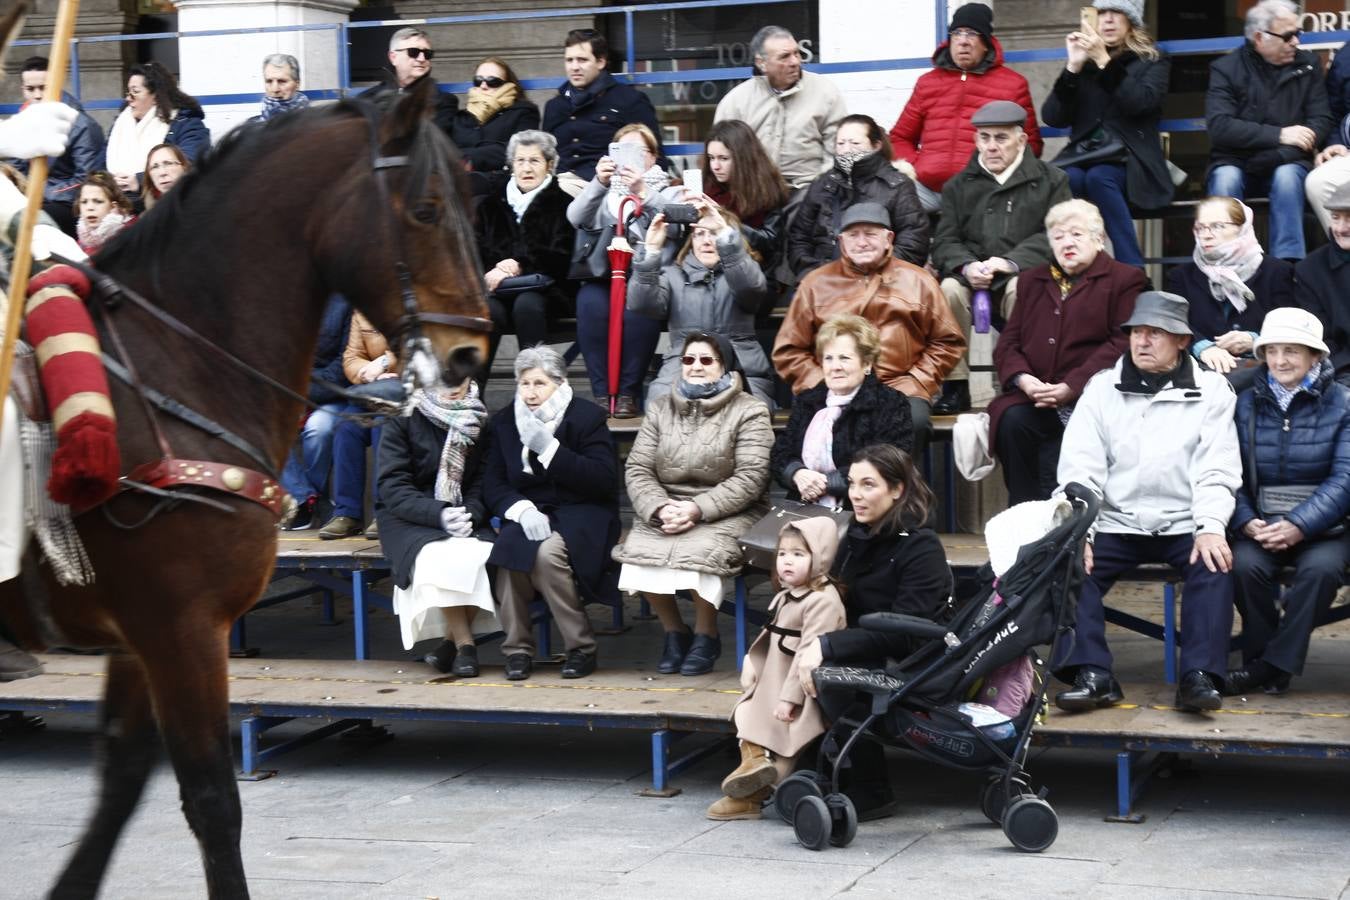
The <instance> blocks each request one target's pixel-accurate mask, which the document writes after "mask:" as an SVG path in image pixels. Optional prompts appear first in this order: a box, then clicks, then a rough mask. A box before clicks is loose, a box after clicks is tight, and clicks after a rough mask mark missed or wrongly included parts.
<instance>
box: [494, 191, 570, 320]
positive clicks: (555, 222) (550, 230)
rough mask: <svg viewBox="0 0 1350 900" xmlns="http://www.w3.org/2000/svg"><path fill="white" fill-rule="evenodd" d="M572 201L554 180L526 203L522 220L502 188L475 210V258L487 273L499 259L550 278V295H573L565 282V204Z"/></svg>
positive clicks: (567, 232)
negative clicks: (476, 257) (510, 260)
mask: <svg viewBox="0 0 1350 900" xmlns="http://www.w3.org/2000/svg"><path fill="white" fill-rule="evenodd" d="M571 202H572V198H571V197H570V196H568V194H567V192H566V191H564V190H563V189H562V188H560V187H558V181H557V179H554V180H553V181H551V182H549V184H548V187H546V188H544V189H543V190H541V191H540V192H539V196H538V197H535V198H534V200H532V201H531V202H530V205H529V206H528V207H527V208H526V210H525V215H524V217H523V218H522V219H521V220H520V221H519V222H517V221H516V213H515V211H514V210H513V209H511V204H510V203H507V202H506V186H505V185H503V186H502V187H500V188H498V189H497V190H496V191H495V192H494V193H493V194H492V195H491V196H488V197H484V198H483V202H482V203H480V204H479V206H478V225H477V229H476V230H477V237H478V255H479V258H480V259H481V260H482V263H483V271H484V272H486V271H488V270H489V269H491V268H492V267H493V266H495V265H497V263H499V262H501V261H502V260H504V259H514V260H515V261H516V262H518V263H520V271H521V272H522V273H523V274H525V275H547V276H549V277H550V278H552V279H553V287H551V288H550V289H549V294H550V296H551V297H553V298H555V299H565V298H569V297H571V296H572V294H573V293H575V285H574V284H573V283H572V282H569V281H568V280H567V268H568V265H569V264H570V261H571V259H572V244H573V243H574V236H575V234H576V229H574V228H573V227H572V224H571V223H570V222H568V221H567V204H569V203H571Z"/></svg>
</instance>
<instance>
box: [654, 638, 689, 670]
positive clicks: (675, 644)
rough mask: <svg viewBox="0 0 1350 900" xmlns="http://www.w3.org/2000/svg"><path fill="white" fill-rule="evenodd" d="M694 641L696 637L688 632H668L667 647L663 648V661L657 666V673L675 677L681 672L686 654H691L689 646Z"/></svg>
mask: <svg viewBox="0 0 1350 900" xmlns="http://www.w3.org/2000/svg"><path fill="white" fill-rule="evenodd" d="M693 641H694V636H693V635H692V634H690V633H689V632H687V631H667V632H666V642H665V646H663V647H662V648H661V659H660V661H659V662H657V664H656V671H658V672H660V673H661V674H662V675H674V674H675V673H676V672H678V671H680V666H681V665H683V664H684V657H685V654H687V653H688V652H689V645H690V644H691V643H693Z"/></svg>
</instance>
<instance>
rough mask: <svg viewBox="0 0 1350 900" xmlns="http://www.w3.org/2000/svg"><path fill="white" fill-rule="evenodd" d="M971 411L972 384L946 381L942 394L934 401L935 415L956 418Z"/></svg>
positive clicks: (943, 384)
mask: <svg viewBox="0 0 1350 900" xmlns="http://www.w3.org/2000/svg"><path fill="white" fill-rule="evenodd" d="M968 409H970V382H969V381H944V382H943V383H942V393H941V394H939V395H938V398H937V399H936V400H934V401H933V415H935V416H954V415H957V414H959V413H963V412H965V411H966V410H968Z"/></svg>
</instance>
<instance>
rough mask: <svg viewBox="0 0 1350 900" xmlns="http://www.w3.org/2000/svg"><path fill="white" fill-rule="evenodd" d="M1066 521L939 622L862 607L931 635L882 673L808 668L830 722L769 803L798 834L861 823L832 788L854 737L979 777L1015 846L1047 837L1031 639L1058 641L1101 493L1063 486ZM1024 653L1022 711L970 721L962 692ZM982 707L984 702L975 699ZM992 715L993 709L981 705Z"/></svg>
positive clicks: (900, 629) (882, 621)
mask: <svg viewBox="0 0 1350 900" xmlns="http://www.w3.org/2000/svg"><path fill="white" fill-rule="evenodd" d="M1065 493H1066V495H1067V497H1068V499H1069V500H1070V501H1071V503H1072V512H1071V513H1070V514H1069V515H1068V517H1067V519H1066V520H1064V521H1062V522H1061V523H1060V524H1059V525H1057V526H1055V527H1053V528H1052V529H1051V530H1050V531H1048V532H1047V533H1046V534H1045V535H1044V537H1042V538H1040V539H1039V540H1036V541H1034V542H1032V543H1029V544H1025V545H1023V546H1022V547H1021V548H1020V550H1019V551H1018V552H1017V557H1016V561H1015V562H1014V563H1013V564H1012V565H1011V567H1009V568H1008V569H1007V570H1006V571H1005V572H1004V573H1003V576H1002V577H1001V578H1000V579H998V583H997V586H995V584H994V578H993V569H990V568H988V567H986V570H985V578H984V580H983V583H982V584H981V585H980V588H979V589H978V590H977V591H976V592H975V594H974V596H973V597H972V598H971V599H970V600H968V601H967V602H965V603H964V604H962V605H961V606H960V607H959V608H958V610H957V612H956V614H955V615H954V617H953V618H952V621H951V622H949V623H947V624H945V625H944V624H939V623H936V622H932V621H930V620H928V619H922V618H918V617H915V616H904V615H898V614H896V613H872V614H869V615H865V616H863V617H862V619H861V620H860V622H859V624H860V625H861V626H862V627H864V628H869V629H874V630H877V631H884V632H889V633H896V634H905V635H910V636H915V637H920V638H931V640H930V641H928V642H927V643H925V644H924V645H923V646H922V647H920V649H918V650H917V651H916V652H914V653H912V654H911V655H910V656H908V657H907V658H905V659H903V660H901V661H899V662H898V663H893V664H891V665H888V666H887V667H886V669H884V670H874V669H861V668H852V667H830V666H822V667H820V668H818V669H817V670H816V671H815V673H814V681H815V685H816V690H817V694H818V698H819V702H820V704H821V709H822V711H823V712H824V713H825V716H826V718H827V719H828V720H829V721H830V722H832V725H831V726H830V730H829V731H828V732H827V733H826V735H825V736H824V738H823V739H822V741H821V749H820V753H819V756H818V759H817V763H816V771H814V772H811V771H800V772H796V773H794V774H792V775H790V776H789V777H787V778H785V779H784V780H783V782H782V783H781V784H780V785H779V786H778V789H777V791H776V792H775V794H774V799H773V802H774V806H775V807H776V809H777V811H778V813H779V815H780V816H781V817H782V819H783V820H784V821H786V822H791V823H792V827H793V830H794V832H795V833H796V836H797V840H798V841H800V842H801V844H802V845H803V846H805V847H808V848H810V849H813V850H821V849H824V847H825V846H826V845H827V844H834V845H835V846H838V847H843V846H847V845H848V844H849V843H850V842H851V841H852V840H853V837H854V834H855V833H856V831H857V825H858V818H857V813H856V811H855V809H854V805H853V801H852V800H850V799H849V798H848V797H847V796H846V795H845V794H844V793H842V792H841V790H840V772H841V770H842V769H844V768H846V767H847V765H848V759H849V753H850V751H851V750H852V749H853V748H854V746H855V745H856V744H857V742H858V741H860V740H874V741H880V742H881V743H882V744H884V745H889V746H897V747H903V748H906V749H909V750H912V751H913V752H915V753H917V754H919V755H920V756H922V757H924V758H925V759H929V760H932V761H934V762H937V763H940V764H942V765H945V766H949V767H951V768H956V769H964V770H970V771H975V772H984V773H986V775H987V778H986V781H985V784H984V786H983V788H982V789H981V791H980V809H981V810H982V811H983V812H984V814H985V816H986V817H988V818H989V820H990V821H991V822H993V823H994V824H996V825H1001V826H1002V828H1003V833H1004V834H1005V835H1007V837H1008V840H1009V841H1011V842H1012V844H1013V846H1015V847H1016V848H1017V849H1019V850H1023V851H1026V852H1031V853H1037V852H1040V851H1042V850H1045V849H1046V848H1047V847H1049V846H1050V845H1051V844H1053V843H1054V841H1055V837H1056V835H1057V834H1058V832H1059V820H1058V818H1057V816H1056V815H1055V811H1054V809H1053V808H1051V806H1050V804H1049V803H1047V802H1046V800H1045V797H1046V794H1047V791H1046V790H1045V789H1044V788H1042V789H1041V790H1040V791H1033V790H1032V788H1031V783H1030V780H1029V779H1028V777H1027V775H1026V771H1025V768H1024V767H1025V764H1026V759H1027V754H1028V749H1029V747H1030V743H1031V734H1032V729H1033V726H1034V724H1035V722H1036V718H1037V717H1038V716H1039V715H1040V713H1041V711H1042V709H1043V708H1044V705H1045V699H1046V688H1045V684H1046V679H1045V677H1044V675H1045V672H1044V667H1045V664H1044V663H1043V662H1041V661H1040V659H1039V658H1038V655H1037V653H1036V651H1035V649H1034V648H1036V647H1038V646H1043V645H1049V646H1050V650H1049V655H1048V656H1046V657H1045V659H1051V658H1053V657H1054V649H1055V648H1054V644H1055V642H1056V641H1058V640H1060V639H1061V638H1062V637H1063V636H1064V635H1065V634H1066V633H1068V634H1069V637H1068V638H1067V639H1072V635H1071V629H1072V626H1073V621H1074V611H1075V608H1076V602H1077V598H1078V588H1079V586H1080V584H1081V582H1082V579H1083V566H1082V545H1083V540H1084V538H1085V537H1086V536H1087V533H1088V529H1089V528H1090V527H1091V525H1092V523H1093V522H1094V521H1095V520H1096V517H1097V508H1098V503H1099V501H1098V499H1097V497H1096V495H1095V494H1094V493H1093V492H1092V491H1091V490H1089V489H1087V488H1085V487H1082V486H1081V485H1078V484H1069V485H1068V486H1067V488H1066V490H1065ZM1023 655H1026V656H1029V657H1030V659H1031V663H1032V664H1033V665H1034V666H1035V673H1036V676H1037V678H1036V679H1035V681H1034V683H1035V684H1036V685H1037V686H1036V687H1035V688H1034V690H1033V691H1032V692H1031V697H1030V699H1028V701H1027V702H1026V705H1025V706H1024V707H1023V708H1022V710H1021V712H1020V713H1017V714H1016V715H1015V716H1012V717H1011V718H1010V719H1009V718H1008V717H1004V716H999V717H998V719H999V721H997V722H985V721H976V717H974V716H972V715H971V714H970V710H971V707H970V705H968V704H967V705H966V709H965V710H963V709H962V708H961V707H962V704H963V701H965V700H967V699H969V698H970V696H971V694H972V692H973V691H974V690H975V689H976V687H977V685H978V683H979V682H980V680H981V679H982V678H985V677H986V676H988V675H989V674H990V673H993V672H995V671H996V670H998V669H999V668H1001V667H1003V666H1004V665H1006V664H1008V663H1010V662H1014V661H1016V660H1017V659H1018V657H1019V656H1023ZM978 709H980V710H984V709H987V708H986V707H978ZM989 712H993V710H989Z"/></svg>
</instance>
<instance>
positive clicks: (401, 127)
mask: <svg viewBox="0 0 1350 900" xmlns="http://www.w3.org/2000/svg"><path fill="white" fill-rule="evenodd" d="M436 97H437V88H436V85H435V83H434V82H433V81H432V80H431V79H430V78H423V79H422V80H421V81H419V82H418V83H417V84H416V85H415V86H414V87H412V88H411V89H410V90H408V91H407V92H405V93H401V94H399V95H398V96H397V99H396V100H394V101H393V102H392V104H391V105H390V106H389V107H388V108H386V110H385V111H384V113H383V115H382V116H381V117H380V119H379V126H378V141H379V149H378V153H377V155H376V156H375V159H374V162H373V166H374V177H375V179H376V181H377V183H379V182H382V183H381V184H380V185H379V187H380V193H381V194H382V199H383V200H384V201H386V202H387V204H388V208H389V212H387V213H381V214H377V215H379V217H380V218H382V219H383V220H384V222H383V223H382V222H381V221H378V220H377V221H371V222H368V223H367V225H368V227H369V229H370V231H371V232H372V233H373V234H377V233H378V232H379V231H380V230H381V229H386V230H387V231H388V233H389V234H390V237H391V248H392V250H393V252H394V253H395V254H396V256H395V263H394V267H393V270H392V272H391V275H392V276H394V277H393V279H392V280H391V285H393V286H394V287H395V288H396V289H395V290H392V291H391V292H390V293H389V295H388V296H386V297H385V298H383V300H382V302H381V303H380V309H379V310H369V311H368V312H369V313H370V314H371V316H372V319H371V320H372V322H374V323H375V325H376V327H378V328H381V330H382V331H384V333H385V335H386V336H387V337H388V338H389V342H390V346H391V347H398V348H400V352H401V354H402V356H403V364H404V370H405V379H406V380H411V381H413V382H415V383H416V384H417V385H418V386H421V387H428V386H430V385H432V384H434V383H435V382H437V381H438V380H440V379H444V381H445V382H446V383H449V384H459V383H460V382H462V381H463V380H464V379H465V378H468V377H471V376H473V375H475V374H476V373H477V372H478V370H479V368H480V367H481V366H482V365H483V364H484V363H485V362H486V360H487V348H488V333H489V332H490V330H491V328H492V323H491V319H490V318H489V310H488V307H487V301H486V294H485V290H484V286H483V279H482V273H481V268H482V266H481V265H480V263H479V260H478V252H477V247H476V244H475V241H474V233H473V225H472V222H471V221H470V217H469V214H468V210H469V209H470V208H471V206H470V203H471V201H470V198H469V193H468V190H467V186H466V180H465V176H464V174H463V166H462V164H461V162H460V159H459V155H458V153H457V152H456V150H455V147H454V145H453V144H452V143H451V142H450V141H449V139H448V138H446V136H445V135H444V134H443V133H442V132H441V129H440V128H439V127H437V126H436V125H435V124H434V123H433V121H432V119H431V115H432V112H433V111H434V107H435V99H436ZM391 323H392V324H391Z"/></svg>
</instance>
